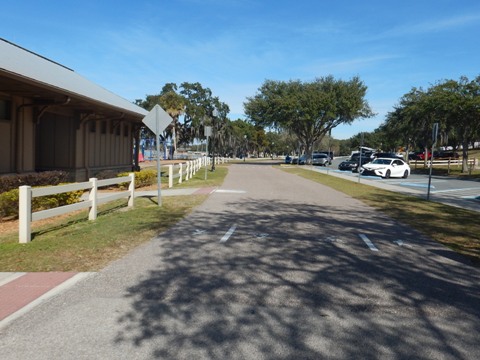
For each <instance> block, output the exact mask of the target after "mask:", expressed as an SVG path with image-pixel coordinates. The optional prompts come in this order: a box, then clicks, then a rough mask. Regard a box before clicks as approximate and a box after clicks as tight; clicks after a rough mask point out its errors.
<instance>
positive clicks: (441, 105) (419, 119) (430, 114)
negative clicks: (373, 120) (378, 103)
mask: <svg viewBox="0 0 480 360" xmlns="http://www.w3.org/2000/svg"><path fill="white" fill-rule="evenodd" d="M434 123H438V124H439V129H440V139H439V144H440V145H442V146H452V147H453V148H454V149H456V148H457V147H458V146H459V145H462V152H463V167H462V171H464V172H466V171H467V159H468V148H469V145H470V144H471V143H473V142H474V141H475V140H478V139H479V138H480V77H477V78H475V79H474V80H469V79H468V78H466V77H461V78H460V79H459V80H458V81H457V80H444V81H441V82H438V83H437V84H435V85H433V86H431V87H430V88H429V89H427V90H423V89H417V88H413V89H412V90H411V91H410V92H408V93H407V94H405V95H404V96H403V97H402V98H401V99H400V102H399V104H398V105H397V106H396V107H395V109H394V110H393V111H391V112H390V113H388V114H387V117H386V119H385V122H384V123H383V124H382V125H381V127H380V128H381V129H382V131H383V133H384V134H385V137H386V139H389V140H390V144H391V145H402V144H403V145H407V146H412V147H413V148H418V147H421V148H427V147H429V146H432V128H433V124H434Z"/></svg>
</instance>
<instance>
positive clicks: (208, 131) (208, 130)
mask: <svg viewBox="0 0 480 360" xmlns="http://www.w3.org/2000/svg"><path fill="white" fill-rule="evenodd" d="M204 135H205V137H206V138H207V147H206V152H207V154H206V156H205V180H207V157H208V137H209V136H210V135H212V127H211V126H205V130H204Z"/></svg>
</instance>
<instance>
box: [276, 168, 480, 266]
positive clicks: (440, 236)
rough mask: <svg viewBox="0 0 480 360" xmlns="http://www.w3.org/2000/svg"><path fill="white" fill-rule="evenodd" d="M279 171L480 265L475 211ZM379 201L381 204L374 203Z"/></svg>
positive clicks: (301, 172)
mask: <svg viewBox="0 0 480 360" xmlns="http://www.w3.org/2000/svg"><path fill="white" fill-rule="evenodd" d="M282 169H283V170H284V171H287V172H289V173H292V174H297V175H299V176H302V177H304V178H307V179H310V180H313V181H316V182H319V183H321V184H323V185H326V186H329V187H331V188H333V189H335V190H338V191H341V192H343V193H345V194H347V195H349V196H352V197H353V198H355V199H358V200H360V201H362V202H364V203H365V204H367V205H369V206H372V207H374V208H376V209H378V210H379V211H381V212H383V213H385V214H387V215H388V216H390V217H391V218H393V219H395V220H397V221H399V222H402V223H404V224H408V225H410V226H411V227H412V228H414V229H415V230H417V231H418V232H420V233H422V234H424V235H426V236H428V237H430V238H431V239H433V240H435V241H438V242H439V243H441V244H444V245H446V246H448V247H449V248H451V249H452V250H454V251H456V252H458V253H460V254H463V255H465V256H467V257H468V258H469V259H471V261H472V263H473V264H474V265H476V266H480V222H479V221H478V213H477V212H474V211H470V210H466V209H461V208H457V207H453V206H449V205H444V204H440V203H436V202H431V201H427V200H425V199H421V198H418V197H415V196H408V195H403V194H400V193H396V192H391V191H387V190H382V189H378V188H375V187H372V186H368V185H364V184H358V183H354V182H352V181H349V180H343V179H340V178H337V177H334V176H329V175H325V174H320V173H317V172H314V171H309V170H305V169H302V168H299V167H290V168H282ZM379 198H381V199H382V201H378V199H379Z"/></svg>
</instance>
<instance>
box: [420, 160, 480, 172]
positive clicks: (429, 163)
mask: <svg viewBox="0 0 480 360" xmlns="http://www.w3.org/2000/svg"><path fill="white" fill-rule="evenodd" d="M412 165H413V166H414V167H415V169H416V168H417V167H425V160H413V161H410V166H412ZM467 165H468V168H469V169H470V170H475V169H476V168H478V166H479V164H478V159H474V158H472V159H468V160H467ZM430 166H432V167H433V168H435V167H436V166H442V167H445V166H447V168H448V170H449V171H450V168H451V167H452V166H456V167H457V168H458V167H460V166H462V159H447V160H433V161H430V160H428V161H427V165H426V167H428V168H429V167H430Z"/></svg>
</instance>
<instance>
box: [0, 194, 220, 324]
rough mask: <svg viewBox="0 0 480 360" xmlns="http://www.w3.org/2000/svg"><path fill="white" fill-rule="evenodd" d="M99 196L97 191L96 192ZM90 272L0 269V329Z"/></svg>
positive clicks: (141, 195)
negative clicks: (1, 270) (8, 270)
mask: <svg viewBox="0 0 480 360" xmlns="http://www.w3.org/2000/svg"><path fill="white" fill-rule="evenodd" d="M215 190H216V188H214V187H205V188H183V189H162V190H161V194H160V195H161V196H162V197H163V196H182V195H203V194H205V195H208V194H211V193H212V192H214V191H215ZM100 196H101V193H100ZM157 196H158V191H157V190H149V191H136V192H135V197H157ZM91 274H93V273H91V272H84V273H78V272H38V273H25V272H0V329H1V328H3V327H5V326H6V325H7V324H8V323H10V322H11V321H13V320H14V319H16V318H18V317H20V316H21V315H23V314H25V313H26V312H28V311H29V310H31V309H32V308H34V307H35V306H36V305H38V304H40V303H41V302H43V301H46V300H47V299H49V298H51V297H53V296H55V295H56V294H58V293H60V292H61V291H64V290H65V289H67V288H69V287H71V286H72V285H74V284H75V283H77V282H78V281H80V280H82V279H84V278H85V277H88V276H89V275H91Z"/></svg>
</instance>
